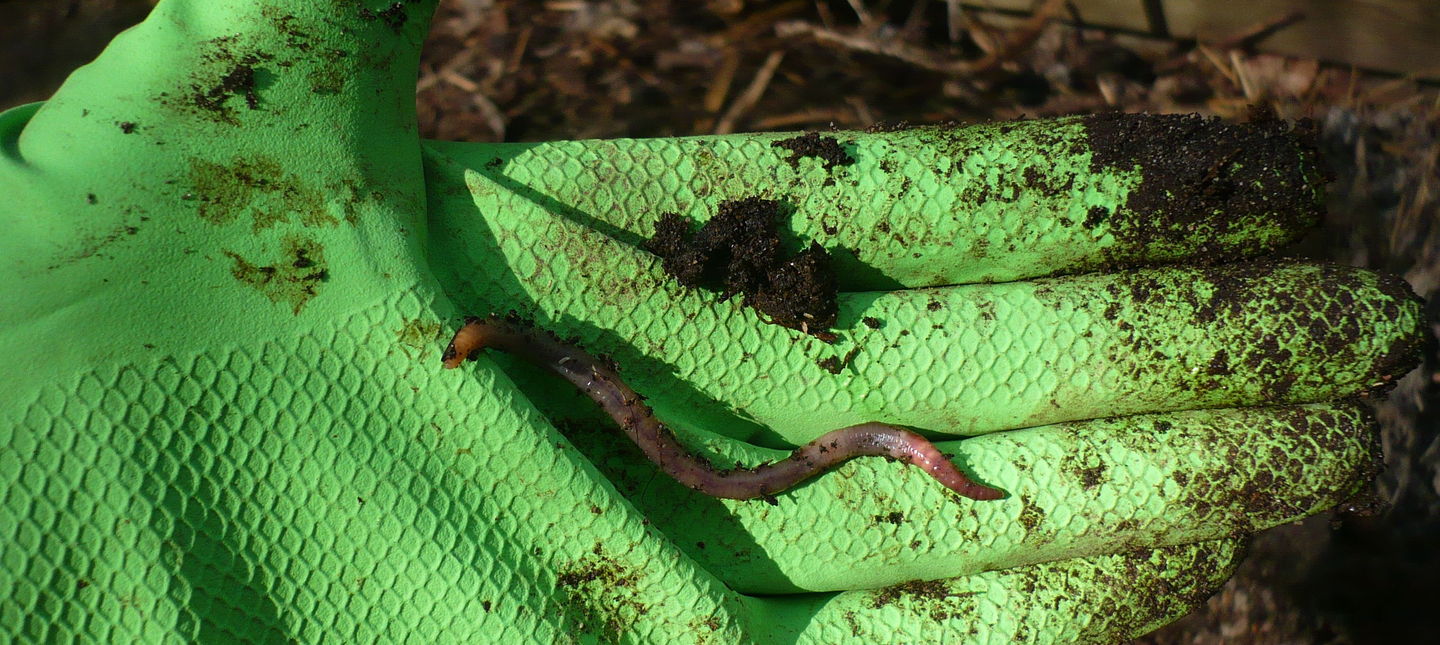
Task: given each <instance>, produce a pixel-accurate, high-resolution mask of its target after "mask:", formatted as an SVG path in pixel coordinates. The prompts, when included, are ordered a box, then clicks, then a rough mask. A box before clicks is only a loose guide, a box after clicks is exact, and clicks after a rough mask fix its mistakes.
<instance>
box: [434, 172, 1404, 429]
mask: <svg viewBox="0 0 1440 645" xmlns="http://www.w3.org/2000/svg"><path fill="white" fill-rule="evenodd" d="M432 163H434V164H435V165H437V166H439V169H437V171H436V172H437V173H439V174H441V176H444V175H445V173H450V176H451V177H454V178H453V179H451V181H460V180H461V179H460V178H459V177H458V176H456V175H460V176H463V180H464V181H466V182H468V185H469V187H470V189H471V191H472V192H473V195H472V196H456V197H454V198H453V199H454V200H455V202H454V203H450V202H447V203H445V204H442V205H441V206H440V208H439V210H440V212H467V213H473V212H474V211H475V210H477V209H478V212H479V217H475V216H473V215H471V216H469V217H468V218H467V217H453V218H445V219H443V220H442V221H441V222H439V223H438V226H439V227H440V230H439V231H437V233H438V235H437V240H438V241H437V245H436V247H435V253H436V255H437V259H438V260H439V262H438V265H439V266H440V267H442V269H440V274H441V275H440V278H441V280H442V281H443V282H445V283H446V284H447V288H448V289H449V290H450V291H451V293H452V294H453V295H454V297H455V299H456V301H457V302H459V303H473V304H470V305H469V306H471V307H472V308H473V309H472V310H473V311H475V312H476V313H481V314H483V313H490V312H494V311H505V310H512V309H513V310H518V312H519V313H521V314H522V315H525V316H527V317H530V318H533V319H535V320H536V321H537V322H538V323H539V324H540V325H541V326H544V327H547V328H550V329H553V330H555V331H557V332H558V333H560V334H561V336H564V337H576V338H578V339H579V341H580V343H581V345H582V346H583V347H585V348H586V349H588V350H590V351H592V352H595V353H602V354H608V355H610V356H611V357H612V358H613V359H614V360H615V361H616V362H617V363H618V364H619V365H620V366H621V368H622V374H623V375H624V376H625V377H626V378H628V379H629V380H630V381H631V383H632V385H634V386H635V387H636V389H637V391H639V392H641V393H642V394H645V395H647V396H650V397H651V398H652V403H653V405H654V407H655V408H656V410H657V413H658V414H660V416H661V417H662V418H664V419H666V420H667V421H670V422H671V423H674V424H676V425H680V426H685V427H689V428H695V429H703V430H706V431H710V432H715V433H718V434H724V435H728V436H732V437H736V438H743V439H748V440H751V441H756V442H759V443H763V444H768V445H772V446H780V445H786V444H789V445H798V444H800V443H804V442H806V441H809V440H810V439H813V438H814V437H816V436H818V435H820V434H822V433H824V432H826V431H828V430H831V429H834V428H837V427H843V426H846V425H851V424H855V423H861V422H865V421H872V420H878V421H886V422H892V423H900V424H905V425H910V426H916V427H919V428H923V429H926V430H929V431H932V432H936V433H940V434H948V435H973V434H981V433H985V432H991V431H995V430H1005V429H1012V428H1022V427H1032V426H1038V425H1045V424H1051V423H1059V422H1064V421H1073V420H1081V419H1090V418H1097V417H1102V416H1107V415H1114V414H1139V413H1147V412H1161V411H1170V410H1183V409H1190V408H1197V407H1230V406H1244V405H1257V404H1265V403H1272V402H1279V403H1305V402H1316V401H1325V400H1331V399H1336V398H1340V397H1345V396H1352V395H1357V394H1360V393H1362V392H1364V391H1366V390H1367V389H1368V388H1370V387H1372V386H1373V385H1375V384H1376V383H1383V382H1384V381H1385V380H1386V378H1388V377H1389V376H1392V374H1390V373H1388V372H1387V370H1388V369H1390V368H1391V367H1392V366H1394V365H1397V364H1405V363H1406V361H1407V360H1409V357H1408V354H1405V351H1406V350H1407V349H1408V348H1409V347H1410V345H1408V344H1407V342H1406V341H1407V340H1408V339H1410V338H1412V337H1413V335H1414V333H1415V330H1416V329H1418V328H1419V325H1420V322H1421V319H1422V310H1421V306H1420V303H1419V301H1418V300H1416V299H1414V298H1413V296H1410V295H1409V294H1408V290H1406V289H1405V288H1404V287H1403V285H1401V284H1399V283H1398V282H1397V281H1395V280H1390V279H1385V278H1382V277H1380V276H1378V275H1376V274H1374V273H1371V272H1367V271H1363V270H1360V269H1352V268H1346V267H1336V266H1322V265H1307V264H1249V265H1232V266H1224V267H1213V268H1157V269H1147V270H1139V271H1132V272H1122V273H1109V274H1092V275H1085V276H1076V277H1068V278H1053V279H1045V280H1037V281H1031V282H1014V283H1003V284H976V285H963V286H955V287H942V288H931V289H910V290H901V291H891V292H851V293H845V294H842V299H841V311H840V318H839V323H838V325H839V329H838V330H837V331H838V332H839V333H840V336H841V339H840V340H839V341H838V342H836V343H835V344H833V345H832V344H827V343H825V342H822V341H820V340H818V339H816V338H814V337H810V336H805V335H802V334H800V333H799V332H796V331H794V330H790V329H787V328H782V327H779V326H777V325H768V324H762V323H761V322H760V321H759V320H758V319H757V317H756V315H755V314H754V313H753V312H751V311H749V310H747V309H745V308H743V307H742V305H741V304H740V302H739V299H738V298H736V299H732V300H730V301H727V302H715V297H714V295H713V294H709V293H704V292H699V291H686V290H682V289H680V288H679V287H677V286H676V285H674V284H673V282H672V281H670V280H669V279H668V277H667V276H665V275H664V274H663V273H662V272H661V269H660V267H659V262H658V261H657V260H656V259H655V258H654V256H652V255H650V254H648V253H646V252H644V251H642V250H640V249H638V248H636V247H633V246H630V245H628V244H625V243H623V242H621V241H618V240H616V239H614V238H612V237H609V236H607V235H604V234H603V233H601V232H599V231H597V230H595V229H592V228H589V227H587V226H584V225H582V224H580V223H577V222H575V221H572V220H570V219H567V218H564V217H561V216H558V215H555V214H553V213H552V212H550V211H548V210H546V209H545V208H543V207H542V205H541V204H538V203H536V202H534V201H531V200H530V199H526V198H524V196H522V195H520V194H517V193H515V192H513V191H512V190H511V189H510V188H509V187H506V186H504V185H501V184H498V183H496V182H495V181H493V180H492V179H491V178H489V177H487V176H485V175H483V174H481V173H479V172H474V171H466V170H464V169H463V168H460V167H457V166H453V165H448V164H447V160H438V161H433V162H432ZM471 199H473V200H474V205H473V206H471V205H470V204H468V203H465V201H464V200H471ZM460 267H466V270H465V271H463V272H462V271H459V270H458V269H459V268H460ZM471 267H473V268H471ZM865 318H873V319H875V320H878V321H879V323H880V325H879V328H871V327H870V326H869V325H867V324H865V323H864V322H863V320H864V319H865ZM846 357H848V358H849V360H848V361H847V363H848V364H846V365H845V367H844V368H843V369H841V370H840V373H839V374H834V373H831V371H829V370H827V369H825V368H824V367H821V365H820V363H821V362H823V361H825V360H827V359H835V360H836V361H840V360H843V359H845V358H846ZM1406 369H1408V367H1407V368H1406ZM736 416H739V417H741V418H744V419H748V420H751V421H753V422H754V423H741V424H737V423H735V422H734V421H733V420H734V419H735V418H736Z"/></svg>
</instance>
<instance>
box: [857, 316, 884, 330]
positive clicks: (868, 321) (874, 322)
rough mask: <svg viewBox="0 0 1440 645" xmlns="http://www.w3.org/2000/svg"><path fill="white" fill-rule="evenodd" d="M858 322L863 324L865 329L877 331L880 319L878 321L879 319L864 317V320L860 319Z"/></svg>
mask: <svg viewBox="0 0 1440 645" xmlns="http://www.w3.org/2000/svg"><path fill="white" fill-rule="evenodd" d="M860 322H862V323H865V326H866V327H869V328H871V329H879V328H880V319H879V318H876V317H874V316H866V317H864V318H861V319H860Z"/></svg>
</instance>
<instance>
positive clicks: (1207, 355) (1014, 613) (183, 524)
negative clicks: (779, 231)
mask: <svg viewBox="0 0 1440 645" xmlns="http://www.w3.org/2000/svg"><path fill="white" fill-rule="evenodd" d="M432 9H433V2H407V3H395V4H391V3H381V2H375V3H366V2H345V3H338V8H336V7H325V8H321V7H318V6H312V5H311V3H301V2H280V1H278V0H274V1H271V2H241V1H238V0H228V1H218V2H204V3H201V2H188V1H185V0H168V1H165V2H161V3H160V5H159V6H158V7H157V8H156V10H155V13H154V14H153V15H152V16H151V18H150V19H149V20H147V21H146V22H145V23H143V24H142V25H140V26H139V27H137V28H135V29H133V30H131V31H130V32H127V33H126V34H124V35H122V36H121V37H119V38H117V40H116V41H115V42H114V43H113V44H112V45H111V47H110V48H109V49H108V50H107V51H106V52H105V54H103V55H102V57H101V58H100V59H99V60H98V61H97V62H95V63H94V64H92V65H90V66H87V67H86V68H83V69H81V70H79V71H78V72H76V74H75V75H74V76H72V78H71V79H70V81H69V82H68V83H67V84H66V86H65V87H64V88H62V89H61V90H60V91H59V92H58V93H57V94H56V96H55V97H54V98H53V99H52V100H51V101H49V102H48V103H46V104H45V105H44V106H40V107H36V106H29V107H23V108H17V109H14V110H11V111H9V112H7V113H4V114H3V115H0V187H3V191H0V194H3V195H5V197H6V198H5V201H4V202H3V203H0V217H3V219H4V222H5V227H4V230H5V231H6V233H5V236H4V237H3V238H0V262H3V263H4V269H5V270H4V271H3V272H0V291H3V297H4V302H5V303H6V304H5V306H4V307H3V308H0V357H3V359H4V365H6V368H5V369H4V370H0V391H3V392H5V396H4V398H3V402H0V446H3V448H0V478H3V490H4V501H3V505H0V530H3V531H4V532H5V533H4V534H3V535H0V538H3V539H0V563H3V565H4V566H3V567H0V592H3V597H5V598H7V599H8V600H7V602H6V603H4V604H0V634H3V635H4V636H5V637H6V638H7V639H15V640H20V641H42V640H44V641H49V640H58V639H68V638H70V637H71V636H74V635H79V636H83V637H87V638H91V639H96V640H104V641H121V640H125V641H129V640H136V639H143V640H162V639H166V638H171V639H179V640H202V641H211V640H217V639H234V638H242V639H247V640H272V639H273V640H286V639H295V640H305V641H310V640H320V639H332V640H344V641H374V640H387V641H389V640H400V639H403V638H413V639H420V640H426V641H466V642H475V641H484V642H520V641H530V640H534V641H541V642H554V641H557V640H566V639H571V638H574V639H577V640H582V641H588V640H602V641H610V640H618V641H630V642H671V641H675V640H682V639H683V640H698V641H701V642H736V641H754V642H775V643H781V642H786V643H788V642H796V641H804V642H827V643H828V642H837V641H845V640H855V641H857V642H876V641H896V642H929V641H939V640H945V641H946V642H996V643H1010V642H1107V641H1115V640H1119V639H1123V638H1126V637H1129V636H1133V635H1135V634H1138V633H1143V632H1144V631H1146V630H1148V629H1151V628H1153V627H1154V626H1156V625H1159V624H1163V623H1164V622H1166V621H1167V620H1170V619H1173V618H1174V617H1176V616H1178V615H1181V614H1183V613H1184V612H1186V611H1188V610H1189V608H1191V607H1193V606H1194V605H1195V604H1196V603H1198V602H1199V601H1201V600H1203V598H1204V597H1205V596H1206V595H1207V594H1208V593H1209V592H1210V591H1212V590H1213V589H1215V588H1216V587H1217V586H1218V585H1219V584H1221V583H1222V582H1223V581H1224V580H1225V578H1226V577H1228V575H1229V573H1230V571H1231V570H1232V568H1233V566H1234V564H1235V562H1236V561H1237V559H1238V558H1239V557H1240V555H1241V549H1240V544H1241V540H1242V538H1243V536H1245V535H1247V534H1249V533H1251V532H1253V531H1255V530H1259V529H1263V528H1266V527H1269V526H1273V525H1276V524H1279V523H1284V522H1288V521H1292V520H1294V519H1298V518H1301V517H1304V516H1306V515H1309V514H1312V513H1315V512H1319V511H1321V510H1324V509H1325V508H1327V507H1329V506H1332V505H1334V504H1335V503H1337V502H1339V501H1340V500H1342V499H1344V498H1345V497H1346V496H1348V495H1349V494H1351V493H1352V492H1353V491H1354V490H1355V489H1356V488H1357V487H1358V486H1359V485H1360V484H1361V483H1362V482H1364V481H1365V480H1366V479H1367V478H1368V477H1369V476H1371V475H1372V474H1373V468H1374V467H1375V464H1376V456H1375V450H1376V442H1375V438H1374V436H1373V429H1372V428H1371V426H1370V421H1369V420H1368V418H1367V417H1366V416H1365V415H1364V414H1363V413H1362V412H1361V408H1360V407H1358V406H1357V405H1355V404H1352V403H1317V402H1324V401H1335V400H1340V399H1344V398H1347V397H1353V396H1356V395H1360V394H1363V393H1366V392H1369V391H1371V390H1374V389H1376V388H1383V387H1384V386H1385V385H1386V384H1388V383H1390V382H1393V380H1394V379H1396V378H1398V377H1399V376H1401V375H1402V374H1403V373H1404V372H1405V371H1407V370H1408V369H1409V368H1410V367H1411V366H1412V365H1413V361H1414V357H1413V353H1414V352H1413V346H1414V344H1415V343H1416V342H1417V339H1418V337H1419V325H1420V321H1421V310H1420V306H1419V303H1418V302H1416V301H1415V300H1414V299H1413V296H1411V295H1410V294H1409V290H1408V288H1407V287H1405V285H1404V284H1403V283H1401V282H1399V281H1398V280H1397V279H1394V278H1390V277H1385V276H1379V275H1376V274H1373V273H1369V272H1365V271H1361V270H1356V269H1349V268H1343V267H1334V266H1315V265H1308V264H1296V263H1273V262H1257V261H1253V260H1247V261H1244V262H1241V263H1239V264H1228V265H1219V266H1216V265H1214V264H1213V263H1214V262H1216V261H1221V260H1236V259H1243V258H1254V257H1257V256H1261V255H1264V254H1265V253H1268V252H1270V251H1271V250H1273V249H1274V248H1275V247H1276V246H1278V245H1280V244H1283V243H1284V242H1286V241H1288V240H1290V239H1293V238H1294V237H1296V236H1297V235H1299V234H1300V233H1301V232H1303V229H1304V228H1305V227H1306V226H1308V225H1309V224H1310V223H1312V221H1313V219H1314V217H1315V215H1316V203H1317V202H1318V199H1319V196H1318V194H1317V190H1318V188H1317V181H1318V180H1317V178H1316V177H1315V172H1314V168H1313V164H1314V160H1313V158H1311V156H1310V153H1309V152H1308V151H1307V150H1306V148H1305V147H1304V146H1303V145H1301V144H1300V143H1297V142H1298V141H1299V139H1297V138H1296V137H1294V136H1292V135H1291V134H1288V133H1286V132H1285V131H1284V128H1283V127H1280V126H1277V125H1275V124H1260V125H1256V126H1253V127H1249V128H1239V127H1236V126H1228V125H1221V124H1217V123H1208V122H1202V121H1199V120H1194V119H1190V120H1187V119H1182V118H1178V117H1177V118H1167V119H1142V118H1135V117H1091V118H1079V119H1071V120H1063V121H1051V122H1036V123H1013V124H997V125H990V126H983V127H978V128H972V129H964V130H944V129H923V128H922V129H915V130H905V131H899V132H879V133H858V132H841V133H829V134H827V135H826V136H829V137H833V138H834V139H835V140H836V142H837V143H839V144H841V146H842V147H843V148H844V150H845V152H846V155H847V156H848V158H849V159H848V161H845V162H843V163H827V160H826V159H822V158H819V157H816V156H807V155H804V154H799V153H797V152H795V151H793V150H791V149H789V148H786V147H784V146H775V145H772V144H774V143H776V142H780V141H783V140H785V139H789V138H792V137H794V136H795V135H794V134H790V135H784V134H757V135H738V136H730V137H702V138H694V139H671V140H651V141H585V142H557V143H548V144H497V145H481V144H462V143H441V142H423V143H422V142H421V141H419V140H418V138H417V136H416V134H415V132H416V129H415V124H414V113H413V107H412V106H413V71H414V69H415V66H416V60H417V56H418V51H419V46H420V43H421V39H422V36H423V33H424V31H425V23H426V19H427V18H428V15H429V11H431V10H432ZM747 197H764V198H768V199H775V200H779V201H780V202H782V203H784V204H786V205H787V207H788V208H790V209H793V213H791V214H790V215H789V217H788V218H787V219H786V220H785V221H784V226H785V228H786V229H787V231H788V233H789V234H793V236H794V237H795V239H796V240H806V241H808V240H815V241H818V242H819V243H820V244H821V245H823V246H825V247H826V248H828V249H829V250H830V251H831V252H832V253H833V254H835V256H836V258H835V261H836V265H837V268H838V270H839V279H840V287H841V292H842V293H841V294H840V314H839V318H838V322H837V323H836V327H835V328H834V329H833V330H832V331H834V332H835V334H836V335H837V336H838V338H837V339H836V340H835V341H834V342H833V343H830V342H825V341H822V340H820V339H818V338H816V337H814V336H812V335H806V334H802V333H800V332H798V331H795V330H792V329H787V328H784V327H780V326H776V325H771V324H767V323H765V322H764V321H762V320H761V319H760V317H758V316H757V315H756V314H755V312H754V311H752V310H750V309H747V308H745V307H744V306H743V303H742V302H741V299H739V298H734V299H731V300H728V301H719V300H718V299H717V297H716V294H714V293H707V292H704V291H694V290H687V289H684V288H682V287H680V286H679V285H677V284H675V283H674V281H673V280H671V279H670V278H669V277H668V276H666V275H665V274H664V273H663V272H662V271H661V268H660V262H659V260H658V259H657V258H656V257H655V256H653V255H651V254H650V253H648V252H646V251H644V250H642V249H641V243H642V242H643V240H644V239H645V238H647V237H648V236H649V235H650V234H651V233H653V227H654V223H655V221H656V220H658V219H659V217H660V215H661V214H662V213H666V212H674V213H679V214H680V215H682V216H684V217H687V218H690V219H693V220H695V221H697V222H699V221H703V220H705V219H706V218H708V217H709V216H711V215H713V214H714V213H715V212H716V210H717V209H718V208H719V206H720V204H721V203H722V202H725V201H728V200H736V199H743V198H747ZM1190 259H1194V262H1193V266H1189V265H1188V264H1189V263H1190ZM1176 262H1178V263H1179V264H1173V265H1169V266H1165V267H1161V268H1145V269H1139V270H1135V269H1129V268H1126V267H1132V266H1139V265H1157V264H1163V263H1176ZM1097 270H1103V271H1099V272H1093V271H1097ZM1087 271H1092V272H1091V273H1085V272H1087ZM1046 276H1064V277H1046ZM940 285H953V286H940ZM508 311H514V312H517V313H519V314H521V315H523V316H525V317H527V318H530V319H533V320H534V321H535V322H536V324H538V325H540V326H542V327H544V328H546V329H550V330H552V331H554V332H556V333H557V334H559V335H560V336H561V337H565V338H570V337H573V338H575V339H577V341H578V343H579V344H580V345H581V346H583V347H585V348H586V349H587V350H589V351H591V352H593V353H597V354H605V355H608V356H609V357H610V358H611V359H612V360H613V361H614V362H615V364H616V365H617V366H618V368H619V371H620V373H621V375H622V376H624V377H625V378H626V379H628V380H629V382H630V383H631V385H633V386H634V387H635V389H636V390H637V391H639V392H641V393H642V394H644V395H646V396H647V397H649V402H650V403H651V404H652V405H653V407H654V408H655V411H656V413H657V414H658V415H659V416H660V417H661V418H662V419H664V420H665V421H666V422H668V423H669V424H670V426H671V427H673V428H674V429H675V430H676V431H677V432H678V433H679V434H680V435H681V437H682V438H683V439H684V440H685V441H686V442H687V443H688V444H689V445H690V446H691V447H692V448H693V449H694V450H696V451H697V452H699V453H701V454H702V455H705V456H706V457H708V458H710V459H712V460H714V461H716V462H718V463H722V464H724V463H730V462H737V461H738V462H741V463H745V464H756V463H759V462H761V461H764V460H767V459H776V458H779V457H781V456H783V455H784V454H786V453H787V452H788V447H790V446H793V445H796V444H799V443H803V442H805V441H808V440H809V439H810V438H813V437H815V436H818V435H819V434H822V433H823V432H825V431H827V430H830V429H833V428H837V427H841V426H845V425H850V424H854V423H859V422H863V421H872V420H873V421H884V422H888V423H896V424H902V425H908V426H912V427H915V428H918V429H922V430H924V431H927V432H928V433H930V434H931V436H932V437H934V438H935V439H936V440H937V442H938V443H939V445H940V446H941V447H942V449H944V450H946V451H947V452H950V453H952V454H954V456H955V461H956V463H957V464H959V465H960V466H961V467H962V468H963V469H964V470H965V471H966V472H967V473H969V474H970V475H971V476H972V477H974V478H976V479H977V480H979V481H981V482H984V483H985V484H988V485H991V486H995V487H998V488H1001V489H1003V490H1005V491H1006V492H1007V494H1008V496H1007V497H1006V498H1005V499H1002V500H998V501H985V502H979V501H973V500H967V499H962V498H959V497H957V496H955V495H953V494H951V493H949V492H948V491H946V490H945V489H943V488H942V487H940V486H939V485H938V484H937V483H936V482H935V481H934V480H932V479H930V478H929V477H927V476H926V475H925V474H924V473H923V472H920V471H919V470H918V469H915V468H913V467H909V466H906V465H903V464H898V463H889V462H886V461H884V460H881V459H873V458H867V459H858V460H855V461H852V462H849V463H847V464H845V465H843V466H841V467H839V468H838V469H836V470H834V471H832V472H829V473H827V474H824V475H822V476H820V477H818V478H816V479H814V480H812V481H810V482H807V483H805V484H803V485H801V486H800V487H798V488H795V489H793V490H790V491H787V492H785V493H783V494H780V495H778V496H776V498H775V500H774V502H775V503H774V504H769V503H766V502H764V501H751V502H737V501H728V500H717V499H713V498H708V497H705V496H702V495H699V494H697V493H695V492H694V491H690V490H687V489H685V488H683V487H681V486H679V485H678V484H676V483H674V482H672V481H670V480H668V479H667V478H665V477H664V475H661V474H659V473H658V471H657V470H656V469H655V467H654V466H653V465H651V464H649V463H648V462H645V461H644V460H643V459H642V458H640V457H639V456H638V452H637V451H636V450H635V449H634V448H633V447H632V446H630V445H629V444H628V442H627V440H625V439H624V438H623V436H622V435H621V434H620V433H619V431H618V429H616V428H615V427H614V426H613V424H612V423H611V422H609V421H606V420H604V419H601V418H599V417H598V413H597V412H596V411H595V409H594V406H593V404H591V403H590V402H589V401H588V400H586V399H584V398H583V397H581V396H579V395H578V394H576V393H574V392H573V391H571V390H570V389H569V386H568V385H566V384H564V383H563V382H561V381H559V380H558V379H555V378H554V377H553V376H550V375H548V374H546V373H545V372H544V371H543V370H541V369H539V368H536V367H533V366H528V365H525V364H522V363H520V362H518V361H515V360H513V359H511V358H508V357H505V356H503V355H496V354H489V353H487V354H485V355H483V356H481V357H480V359H479V360H478V361H477V362H475V363H473V364H469V365H466V366H465V369H463V370H442V369H441V368H440V352H441V350H442V349H443V347H444V344H445V341H446V340H447V339H448V338H449V336H450V334H451V333H452V332H453V331H454V329H455V328H456V327H457V326H458V325H459V323H460V321H461V319H462V317H463V316H464V315H465V314H472V313H473V314H489V313H492V312H495V313H504V312H508ZM1254 406H1261V407H1254ZM1264 406H1271V407H1264ZM1122 415H1123V416H1122ZM557 427H558V428H560V429H561V430H563V432H561V431H560V430H557ZM1022 428H1023V429H1022ZM974 435H979V436H974ZM962 436H974V438H970V439H965V440H963V441H962V440H960V437H962Z"/></svg>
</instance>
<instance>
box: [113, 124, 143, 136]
mask: <svg viewBox="0 0 1440 645" xmlns="http://www.w3.org/2000/svg"><path fill="white" fill-rule="evenodd" d="M115 125H117V126H119V127H120V131H121V132H124V133H125V134H134V133H135V128H137V127H139V126H138V125H137V124H136V123H135V122H134V121H121V122H119V123H116V124H115Z"/></svg>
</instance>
